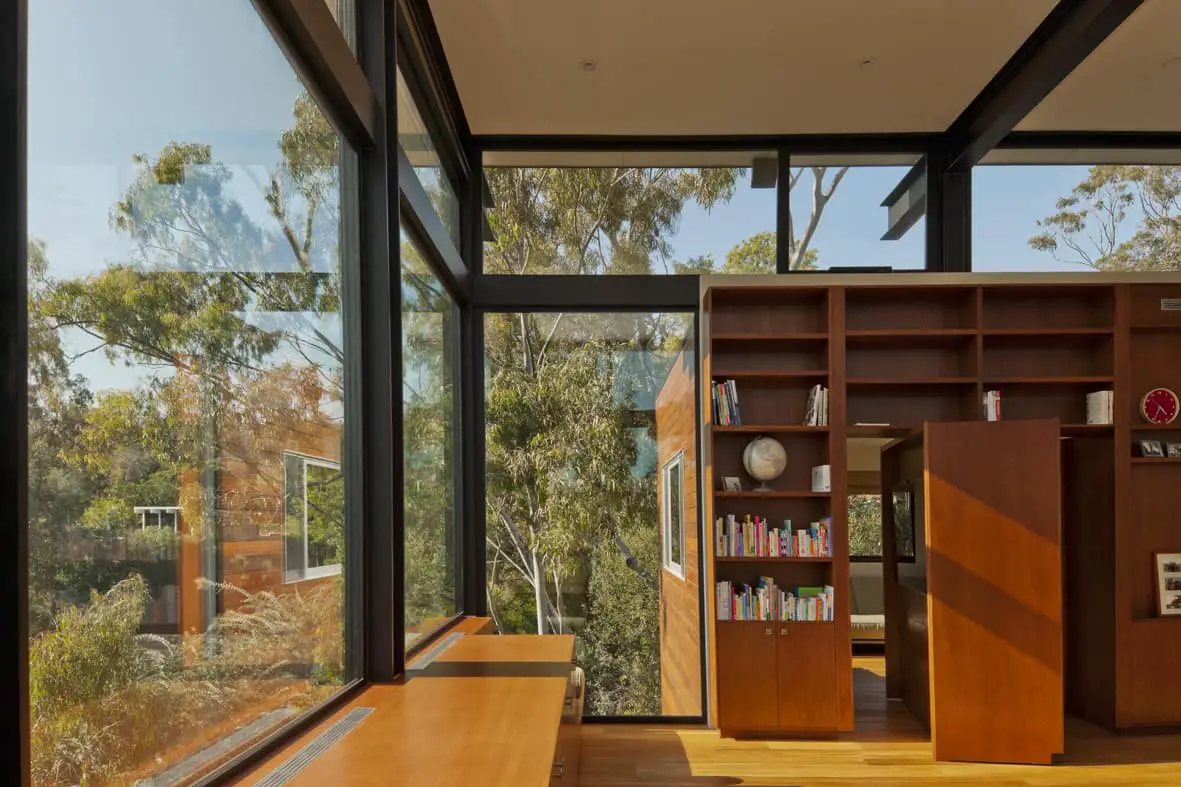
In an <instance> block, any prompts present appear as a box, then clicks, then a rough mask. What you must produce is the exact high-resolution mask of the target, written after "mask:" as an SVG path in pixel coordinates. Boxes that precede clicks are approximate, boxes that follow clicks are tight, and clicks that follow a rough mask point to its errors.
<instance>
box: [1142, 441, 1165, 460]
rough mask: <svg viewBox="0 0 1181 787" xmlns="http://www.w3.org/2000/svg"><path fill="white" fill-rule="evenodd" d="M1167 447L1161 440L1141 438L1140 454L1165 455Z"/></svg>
mask: <svg viewBox="0 0 1181 787" xmlns="http://www.w3.org/2000/svg"><path fill="white" fill-rule="evenodd" d="M1164 455H1165V447H1164V446H1163V445H1161V441H1160V440H1141V441H1140V456H1153V457H1164Z"/></svg>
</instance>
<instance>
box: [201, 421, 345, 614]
mask: <svg viewBox="0 0 1181 787" xmlns="http://www.w3.org/2000/svg"><path fill="white" fill-rule="evenodd" d="M267 432H268V434H267V435H265V438H263V439H259V436H258V435H253V436H252V439H250V440H248V441H241V442H242V443H243V444H245V445H248V446H249V450H246V451H238V452H236V455H230V454H229V453H228V452H227V453H226V455H225V456H224V457H223V459H222V460H221V461H220V462H219V464H218V467H217V470H216V472H215V473H213V474H210V475H211V476H213V478H214V480H212V484H213V487H212V489H208V488H206V484H205V483H204V481H205V479H202V477H201V473H200V472H199V471H197V470H188V471H185V472H184V473H182V476H181V484H180V487H181V488H180V501H181V502H180V507H181V509H182V512H183V513H182V516H181V518H180V520H181V524H180V532H181V536H182V541H181V560H180V567H179V573H180V577H179V581H178V586H179V588H180V608H181V620H180V623H181V631H183V632H186V633H191V632H196V631H204V630H205V628H206V627H207V626H208V625H209V623H210V621H211V620H212V616H213V615H215V614H218V613H221V612H225V611H228V610H233V609H238V608H239V607H241V605H242V603H243V601H244V600H245V597H244V596H243V595H242V593H239V592H235V591H234V590H233V589H231V588H225V589H224V590H221V591H220V592H219V591H218V590H217V589H216V588H212V587H204V588H203V587H202V586H201V585H202V583H200V582H198V580H199V578H201V577H210V578H213V579H216V580H218V581H220V582H221V583H224V585H228V586H232V588H237V589H240V590H242V591H245V592H247V593H259V592H262V591H271V592H274V593H289V592H294V591H296V590H307V589H309V588H311V587H314V586H316V585H318V584H322V583H323V582H325V581H327V580H328V579H329V578H330V577H332V576H335V575H338V574H340V573H341V561H342V559H343V551H344V546H343V545H344V541H343V521H344V482H343V476H342V474H341V469H340V468H341V465H340V461H341V458H340V447H341V433H340V426H339V424H337V423H335V422H333V421H331V420H330V419H328V418H323V419H322V420H319V421H313V422H307V423H301V424H299V425H298V426H293V427H290V428H281V429H277V428H275V427H268V429H267ZM243 455H245V458H243ZM206 500H211V501H212V503H213V506H214V512H215V513H214V517H213V519H212V521H213V523H214V525H215V528H216V529H215V532H214V534H213V538H212V539H206V538H204V537H203V534H202V532H201V530H202V528H203V527H204V522H205V518H204V517H203V516H202V513H203V512H204V511H205V509H206Z"/></svg>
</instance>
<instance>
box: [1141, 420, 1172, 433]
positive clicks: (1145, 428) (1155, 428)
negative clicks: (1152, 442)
mask: <svg viewBox="0 0 1181 787" xmlns="http://www.w3.org/2000/svg"><path fill="white" fill-rule="evenodd" d="M1132 431H1133V432H1177V431H1181V422H1176V423H1171V424H1132Z"/></svg>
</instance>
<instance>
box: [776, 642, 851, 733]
mask: <svg viewBox="0 0 1181 787" xmlns="http://www.w3.org/2000/svg"><path fill="white" fill-rule="evenodd" d="M775 626H776V634H777V636H776V637H775V641H776V661H777V667H778V673H779V727H780V728H781V729H783V730H819V731H824V730H836V729H837V717H838V713H837V665H836V631H835V627H834V625H833V624H832V623H783V622H780V623H776V624H775Z"/></svg>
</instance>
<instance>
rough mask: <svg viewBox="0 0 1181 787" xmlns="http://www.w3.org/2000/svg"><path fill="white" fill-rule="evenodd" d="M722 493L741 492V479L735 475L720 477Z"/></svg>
mask: <svg viewBox="0 0 1181 787" xmlns="http://www.w3.org/2000/svg"><path fill="white" fill-rule="evenodd" d="M722 491H724V492H741V491H742V479H741V478H739V477H738V476H736V475H724V476H722Z"/></svg>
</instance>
